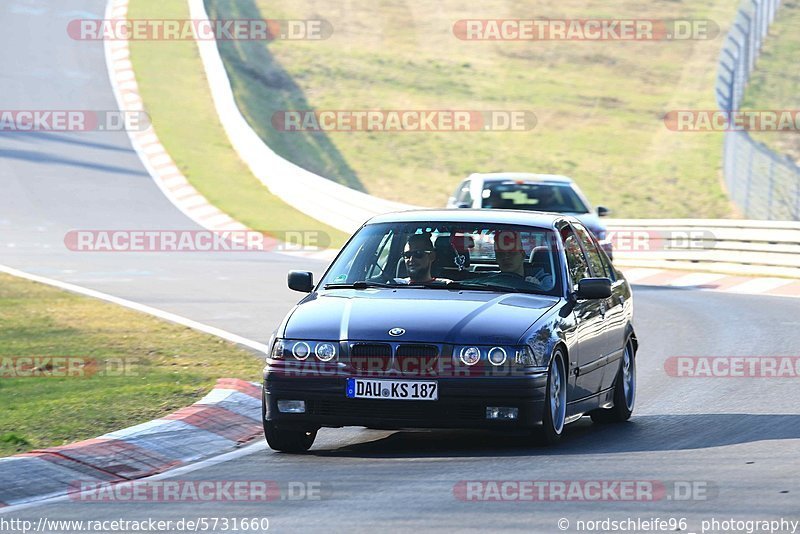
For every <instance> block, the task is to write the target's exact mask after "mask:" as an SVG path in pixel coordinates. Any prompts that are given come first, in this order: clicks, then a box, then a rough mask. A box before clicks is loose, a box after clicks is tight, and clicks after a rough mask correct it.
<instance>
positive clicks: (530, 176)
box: [469, 172, 574, 184]
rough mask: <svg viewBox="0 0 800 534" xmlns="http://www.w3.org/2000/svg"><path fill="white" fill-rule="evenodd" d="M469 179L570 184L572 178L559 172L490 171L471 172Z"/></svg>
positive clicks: (572, 181)
mask: <svg viewBox="0 0 800 534" xmlns="http://www.w3.org/2000/svg"><path fill="white" fill-rule="evenodd" d="M469 178H470V179H473V178H481V179H483V181H484V182H502V181H506V180H523V181H525V182H538V183H546V182H550V183H554V182H555V183H560V184H572V183H574V180H573V179H572V178H570V177H569V176H562V175H560V174H535V173H531V172H490V173H473V174H471V175H470V176H469Z"/></svg>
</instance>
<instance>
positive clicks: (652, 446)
mask: <svg viewBox="0 0 800 534" xmlns="http://www.w3.org/2000/svg"><path fill="white" fill-rule="evenodd" d="M784 439H800V415H772V414H759V415H756V414H693V415H641V416H634V417H633V418H632V419H631V420H630V421H629V422H627V423H622V424H613V425H603V424H593V423H592V422H591V421H590V420H589V418H588V417H584V418H583V419H581V420H580V421H578V422H575V423H573V424H571V425H569V426H568V427H567V431H566V434H565V436H564V438H563V439H562V441H561V443H559V444H558V445H556V446H554V447H544V446H541V445H537V444H536V442H535V440H534V439H533V438H531V437H529V436H522V435H514V434H502V433H493V432H485V431H472V430H435V431H404V432H395V433H393V434H390V435H388V436H385V437H383V438H380V439H377V440H374V441H368V442H361V443H354V444H350V445H346V446H344V447H339V448H335V449H312V450H311V451H310V452H309V454H311V455H316V456H326V457H345V458H346V457H370V458H399V457H408V456H412V457H431V458H433V457H467V456H471V457H474V456H493V457H498V456H499V457H502V456H538V455H547V456H560V455H571V454H614V453H625V452H643V451H677V450H689V449H704V448H711V447H723V446H726V445H737V444H741V443H751V442H756V441H766V440H784Z"/></svg>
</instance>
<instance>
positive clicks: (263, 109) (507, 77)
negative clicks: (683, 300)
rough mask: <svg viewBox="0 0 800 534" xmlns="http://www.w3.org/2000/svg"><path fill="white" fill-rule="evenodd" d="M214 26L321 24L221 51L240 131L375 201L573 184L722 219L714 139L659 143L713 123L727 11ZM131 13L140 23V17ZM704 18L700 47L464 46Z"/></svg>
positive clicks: (507, 6) (552, 12)
mask: <svg viewBox="0 0 800 534" xmlns="http://www.w3.org/2000/svg"><path fill="white" fill-rule="evenodd" d="M206 5H207V6H208V8H209V11H210V13H211V16H212V18H214V17H220V18H271V19H309V18H310V19H318V18H323V19H326V20H328V21H330V23H331V24H332V26H333V28H334V33H333V36H332V37H331V38H330V39H327V40H323V41H288V40H283V41H281V40H276V41H272V42H242V41H239V42H233V41H229V42H224V43H223V44H222V46H221V50H222V53H223V58H224V59H225V61H226V65H227V68H228V72H229V75H230V76H231V78H232V82H233V86H234V91H235V94H236V97H237V100H238V103H239V105H240V108H241V109H242V111H243V113H244V114H245V116H246V117H247V118H248V120H249V121H250V124H251V125H252V126H253V127H254V128H255V129H256V130H257V131H258V133H259V135H260V136H261V137H262V138H263V139H265V140H266V141H267V143H268V144H269V145H270V146H272V147H273V148H274V149H275V150H276V151H277V152H278V153H280V154H282V155H284V156H285V157H287V158H289V159H291V160H293V161H294V162H295V163H297V164H299V165H301V166H303V167H305V168H307V169H310V170H312V171H314V172H317V173H320V174H322V175H325V176H327V177H329V178H330V179H333V180H336V181H338V182H340V183H346V184H348V185H351V186H354V187H358V188H363V189H364V190H366V191H368V192H370V193H372V194H375V195H377V196H380V197H384V198H389V199H393V200H399V201H405V202H410V203H415V204H419V205H424V206H442V205H444V202H445V201H446V198H447V196H448V194H449V193H451V191H452V190H453V189H454V188H455V186H456V184H457V183H458V182H459V180H460V179H462V178H463V177H465V176H466V175H468V174H469V173H471V172H489V171H500V170H515V171H531V172H548V173H561V174H567V175H570V176H573V177H574V178H575V179H576V180H577V181H578V183H579V184H580V185H581V186H582V188H583V189H584V190H585V191H586V193H587V194H588V195H589V197H590V199H591V200H592V201H593V202H594V203H596V204H604V205H608V206H610V207H611V208H612V209H613V210H614V215H615V216H619V217H687V216H691V217H731V216H733V210H732V208H731V204H730V202H729V201H728V199H727V197H726V195H725V193H724V191H723V189H722V185H721V168H720V165H721V150H722V137H721V134H719V133H709V134H703V135H699V134H695V133H679V132H672V131H670V130H668V129H667V128H666V127H665V125H664V122H663V120H662V117H663V115H664V113H665V112H667V111H669V110H674V109H715V105H716V103H715V100H714V93H713V88H714V82H715V75H716V70H717V68H716V66H717V59H718V56H719V52H720V48H721V45H722V40H723V36H724V32H725V31H727V29H728V27H729V24H730V21H731V20H732V19H733V17H734V15H735V11H736V8H737V7H738V5H739V2H738V0H654V1H653V2H629V1H624V0H589V1H587V0H558V1H556V0H542V1H540V2H536V3H531V2H525V1H522V0H487V1H486V2H482V3H480V4H474V3H473V4H470V3H465V2H463V1H461V0H442V1H441V2H433V3H432V2H426V1H424V0H402V1H401V0H380V1H375V0H351V1H349V2H346V3H345V4H339V5H334V4H319V3H318V2H316V1H313V0H224V1H221V0H206ZM140 14H141V13H140ZM533 17H548V18H590V17H602V18H628V19H630V18H702V19H711V20H713V21H715V22H717V24H719V26H720V27H721V29H722V33H721V34H720V35H719V36H718V37H716V39H713V40H696V41H680V42H609V41H607V42H467V41H461V40H458V39H456V38H455V37H454V36H453V34H452V30H451V29H452V26H453V23H454V21H456V20H458V19H464V18H533ZM281 109H317V110H324V109H474V110H494V109H501V110H533V111H534V112H535V113H536V115H537V117H538V124H537V126H536V128H535V129H533V130H532V131H529V132H469V133H423V132H404V133H377V132H376V133H365V132H361V133H355V132H349V133H345V132H328V133H325V134H319V133H316V134H298V133H282V132H278V131H276V130H275V129H274V128H273V127H272V125H271V122H270V119H271V117H272V114H273V113H274V112H275V111H276V110H281Z"/></svg>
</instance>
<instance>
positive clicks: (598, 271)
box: [573, 224, 614, 280]
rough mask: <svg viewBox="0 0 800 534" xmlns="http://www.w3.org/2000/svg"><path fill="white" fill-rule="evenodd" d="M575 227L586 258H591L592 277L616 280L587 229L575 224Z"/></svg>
mask: <svg viewBox="0 0 800 534" xmlns="http://www.w3.org/2000/svg"><path fill="white" fill-rule="evenodd" d="M573 226H574V227H575V231H576V232H577V233H578V237H579V238H580V240H581V245H583V249H584V250H585V251H586V256H587V257H588V258H589V266H590V267H591V270H592V276H596V277H598V278H610V279H611V280H614V277H613V275H612V274H611V271H610V269H609V268H608V265H606V262H604V261H603V258H602V256H601V254H600V251H599V250H597V247H596V246H595V244H594V241H592V237H591V236H590V235H589V232H588V231H587V230H586V228H584V227H583V226H581V225H579V224H575V225H573Z"/></svg>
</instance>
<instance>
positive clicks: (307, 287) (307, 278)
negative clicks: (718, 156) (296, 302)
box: [289, 271, 314, 293]
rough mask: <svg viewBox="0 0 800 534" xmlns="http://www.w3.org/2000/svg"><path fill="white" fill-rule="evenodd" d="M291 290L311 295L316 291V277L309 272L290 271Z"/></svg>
mask: <svg viewBox="0 0 800 534" xmlns="http://www.w3.org/2000/svg"><path fill="white" fill-rule="evenodd" d="M289 289H294V290H295V291H300V292H301V293H311V292H312V291H313V290H314V275H313V274H312V273H310V272H309V271H289Z"/></svg>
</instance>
